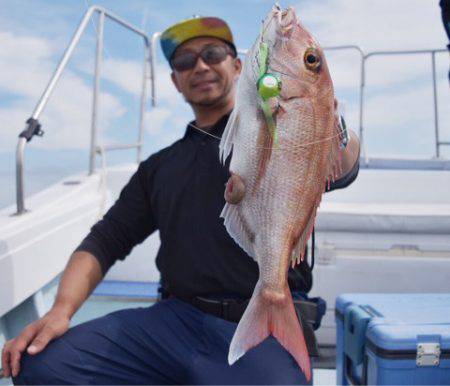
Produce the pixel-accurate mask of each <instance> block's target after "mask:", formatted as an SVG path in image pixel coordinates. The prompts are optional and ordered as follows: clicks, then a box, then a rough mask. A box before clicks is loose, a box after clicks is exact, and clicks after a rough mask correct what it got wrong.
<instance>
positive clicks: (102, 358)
mask: <svg viewBox="0 0 450 386" xmlns="http://www.w3.org/2000/svg"><path fill="white" fill-rule="evenodd" d="M236 326H237V324H236V323H232V322H228V321H225V320H223V319H219V318H216V317H214V316H212V315H209V314H205V313H203V312H202V311H199V310H197V309H196V308H194V307H193V306H191V305H189V304H187V303H185V302H183V301H181V300H178V299H173V298H172V299H167V300H163V301H161V302H159V303H156V304H155V305H153V306H149V307H145V308H134V309H125V310H121V311H116V312H113V313H110V314H108V315H106V316H104V317H101V318H98V319H94V320H91V321H89V322H86V323H83V324H80V325H78V326H75V327H72V328H71V329H69V331H67V333H66V334H64V335H63V336H61V337H60V338H59V339H57V340H55V341H53V342H51V343H50V344H49V345H48V346H47V348H46V349H45V350H44V351H43V352H41V353H39V354H37V355H34V356H32V355H28V354H26V353H24V356H23V357H22V361H21V366H22V367H21V371H20V373H19V375H18V376H17V377H16V378H14V379H13V381H14V384H298V385H304V384H308V383H307V382H306V380H305V377H304V375H303V373H302V372H301V371H300V369H299V367H298V366H297V364H296V363H295V362H294V359H293V358H292V357H291V356H290V354H289V353H288V352H287V351H285V350H284V349H283V348H282V347H281V345H280V344H279V343H278V342H277V341H276V340H275V339H274V338H273V337H270V338H268V339H266V340H265V341H264V342H263V343H261V344H260V345H259V346H257V347H256V348H254V349H252V350H250V351H249V352H248V353H247V354H246V355H244V356H243V357H242V358H241V359H239V361H238V362H236V363H235V364H234V365H233V366H229V365H228V362H227V355H228V347H229V344H230V341H231V338H232V336H233V333H234V330H235V329H236Z"/></svg>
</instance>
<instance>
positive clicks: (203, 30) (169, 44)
mask: <svg viewBox="0 0 450 386" xmlns="http://www.w3.org/2000/svg"><path fill="white" fill-rule="evenodd" d="M204 36H209V37H214V38H218V39H221V40H223V41H224V42H226V43H228V44H229V45H230V46H231V47H232V48H233V50H234V52H235V53H236V46H235V45H234V40H233V34H232V33H231V30H230V27H228V24H227V23H226V22H225V21H223V20H222V19H219V18H218V17H212V16H206V17H202V16H196V17H193V18H191V19H187V20H183V21H181V22H179V23H177V24H174V25H173V26H171V27H169V28H167V29H166V30H165V31H164V32H163V33H162V34H161V48H162V50H163V53H164V56H165V57H166V59H167V60H168V61H170V58H171V57H172V55H173V53H174V52H175V50H176V49H177V48H178V47H179V46H180V45H181V44H183V43H184V42H186V41H188V40H190V39H193V38H199V37H204Z"/></svg>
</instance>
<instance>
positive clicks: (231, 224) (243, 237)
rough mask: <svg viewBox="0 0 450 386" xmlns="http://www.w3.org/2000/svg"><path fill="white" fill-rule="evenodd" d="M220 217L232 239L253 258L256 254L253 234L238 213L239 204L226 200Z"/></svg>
mask: <svg viewBox="0 0 450 386" xmlns="http://www.w3.org/2000/svg"><path fill="white" fill-rule="evenodd" d="M220 217H222V218H223V219H224V225H225V228H226V229H227V231H228V233H229V234H230V236H231V237H232V238H233V239H234V241H235V242H236V243H237V244H238V245H239V246H240V247H241V248H242V249H243V250H244V251H245V252H246V253H247V254H248V255H249V256H251V257H252V258H253V259H254V260H256V255H255V251H254V246H253V245H254V241H255V234H254V233H253V232H252V230H251V229H250V226H249V225H248V224H247V222H246V221H245V219H244V218H243V217H242V216H241V214H240V209H239V206H238V205H236V204H229V203H228V202H227V203H226V204H225V206H224V207H223V209H222V213H220Z"/></svg>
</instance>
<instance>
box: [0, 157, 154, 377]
mask: <svg viewBox="0 0 450 386" xmlns="http://www.w3.org/2000/svg"><path fill="white" fill-rule="evenodd" d="M154 162H155V161H154V158H153V157H150V158H149V159H148V160H147V161H145V162H143V163H141V165H140V166H139V169H138V170H137V172H136V173H135V174H134V175H133V176H132V177H131V179H130V181H129V182H128V183H127V185H126V186H125V187H124V188H123V190H122V192H121V193H120V197H119V199H118V200H117V201H116V202H115V204H114V205H113V206H112V207H111V208H110V209H109V211H108V212H107V213H106V214H105V216H104V217H103V219H102V220H101V221H99V222H98V223H97V224H95V225H94V226H93V227H92V228H91V231H90V233H89V234H88V235H87V236H86V238H85V239H84V240H83V242H82V243H81V244H80V245H79V246H78V248H77V249H76V250H75V252H74V253H73V254H72V256H71V257H70V259H69V261H68V263H67V266H66V268H65V269H64V272H63V274H62V277H61V280H60V283H59V286H58V292H57V295H56V298H55V302H54V304H53V306H52V308H51V310H50V311H49V312H47V313H46V314H45V315H44V316H43V317H42V318H41V319H38V320H36V321H35V322H33V323H31V324H29V325H28V326H27V327H26V328H25V329H24V330H23V331H22V332H21V333H20V335H19V336H17V337H16V338H14V339H11V340H9V341H8V342H6V343H5V346H4V349H3V352H2V367H3V374H4V376H6V377H9V376H11V375H12V376H14V377H15V376H17V374H18V373H19V371H20V358H21V356H22V353H23V352H24V351H25V350H27V352H28V353H29V354H31V355H33V354H37V353H38V352H40V351H42V350H43V349H44V348H45V347H46V346H47V344H48V343H49V342H50V341H51V340H53V339H55V338H57V337H59V336H61V335H63V334H64V333H65V332H66V331H67V330H68V328H69V325H70V319H71V318H72V316H73V315H74V314H75V312H76V311H77V310H78V309H79V308H80V307H81V305H82V304H83V302H84V301H85V300H86V299H87V298H88V297H89V295H90V294H91V292H92V291H93V290H94V288H95V287H96V286H97V284H98V283H99V282H100V281H101V280H102V278H103V276H104V275H105V274H106V272H107V271H108V269H109V268H110V267H111V266H112V264H114V262H115V261H116V260H117V259H124V258H125V256H126V255H128V254H129V252H130V251H131V249H132V248H133V247H134V246H135V245H136V244H138V243H140V242H142V241H143V240H144V239H145V238H146V237H147V236H148V235H149V234H150V233H152V232H153V231H154V230H155V229H156V225H155V224H156V222H155V218H154V216H153V213H152V211H151V208H150V197H149V193H148V185H149V183H150V181H149V178H150V171H151V170H152V169H154Z"/></svg>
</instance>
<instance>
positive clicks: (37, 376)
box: [13, 350, 55, 385]
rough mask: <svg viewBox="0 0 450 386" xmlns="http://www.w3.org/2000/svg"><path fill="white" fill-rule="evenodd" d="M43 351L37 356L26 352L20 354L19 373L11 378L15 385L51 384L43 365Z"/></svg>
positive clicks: (45, 366)
mask: <svg viewBox="0 0 450 386" xmlns="http://www.w3.org/2000/svg"><path fill="white" fill-rule="evenodd" d="M45 356H46V355H45V350H44V351H43V352H41V353H39V354H35V355H29V354H27V353H26V352H24V353H23V354H22V358H21V360H20V372H19V374H18V375H17V377H13V382H14V384H15V385H39V384H51V383H55V382H52V381H51V379H50V376H51V375H52V373H51V372H50V371H49V368H48V366H47V365H46V364H45V358H44V357H45Z"/></svg>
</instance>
